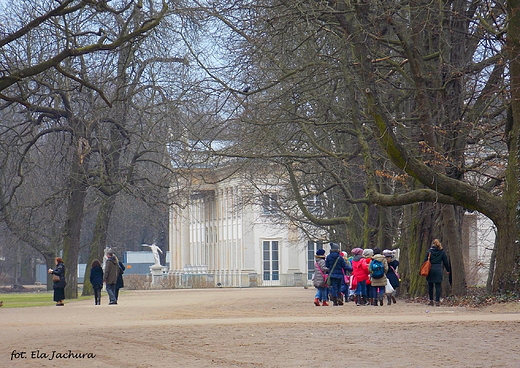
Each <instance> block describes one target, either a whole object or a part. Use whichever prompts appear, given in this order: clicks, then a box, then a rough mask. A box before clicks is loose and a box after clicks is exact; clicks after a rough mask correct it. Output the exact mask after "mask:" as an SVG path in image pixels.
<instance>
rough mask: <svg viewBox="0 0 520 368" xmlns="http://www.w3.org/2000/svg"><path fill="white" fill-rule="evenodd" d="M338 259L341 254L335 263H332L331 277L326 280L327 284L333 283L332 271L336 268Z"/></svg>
mask: <svg viewBox="0 0 520 368" xmlns="http://www.w3.org/2000/svg"><path fill="white" fill-rule="evenodd" d="M338 260H339V256H338V258H336V261H335V262H334V264H333V265H332V268H331V269H330V270H329V275H328V276H329V277H327V281H326V282H325V283H326V284H327V285H329V286H330V285H332V280H331V279H332V277H330V275H331V274H332V271H333V270H334V268H335V267H336V265H337V264H338Z"/></svg>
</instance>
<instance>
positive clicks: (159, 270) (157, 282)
mask: <svg viewBox="0 0 520 368" xmlns="http://www.w3.org/2000/svg"><path fill="white" fill-rule="evenodd" d="M163 268H164V266H161V265H153V266H150V273H151V274H152V285H151V286H152V288H154V287H160V286H161V281H162V279H163Z"/></svg>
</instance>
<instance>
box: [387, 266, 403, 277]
mask: <svg viewBox="0 0 520 368" xmlns="http://www.w3.org/2000/svg"><path fill="white" fill-rule="evenodd" d="M390 268H391V269H392V270H393V271H394V273H395V276H397V279H398V280H399V281H401V276H399V273H398V272H397V271H396V270H395V268H393V267H392V266H390Z"/></svg>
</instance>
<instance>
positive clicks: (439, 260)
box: [424, 239, 451, 307]
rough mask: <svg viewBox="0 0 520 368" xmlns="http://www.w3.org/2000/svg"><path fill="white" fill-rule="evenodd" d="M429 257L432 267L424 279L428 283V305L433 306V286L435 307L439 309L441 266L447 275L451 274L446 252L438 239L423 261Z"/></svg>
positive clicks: (434, 241)
mask: <svg viewBox="0 0 520 368" xmlns="http://www.w3.org/2000/svg"><path fill="white" fill-rule="evenodd" d="M428 256H429V257H430V262H431V264H432V267H431V269H430V273H429V274H428V276H427V277H426V281H428V296H429V297H430V303H429V305H433V287H434V286H435V306H437V307H440V305H441V292H442V286H441V284H442V266H443V265H444V268H445V269H446V271H447V272H448V273H450V272H451V267H450V262H449V261H448V256H447V255H446V252H444V250H443V249H442V245H441V242H440V241H439V239H434V240H433V242H432V247H431V248H430V249H429V250H428V253H426V257H425V258H424V261H426V260H427V259H428Z"/></svg>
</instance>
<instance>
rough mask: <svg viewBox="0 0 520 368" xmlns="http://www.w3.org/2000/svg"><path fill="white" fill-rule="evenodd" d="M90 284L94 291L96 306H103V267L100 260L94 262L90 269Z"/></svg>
mask: <svg viewBox="0 0 520 368" xmlns="http://www.w3.org/2000/svg"><path fill="white" fill-rule="evenodd" d="M90 283H91V284H92V288H93V289H94V302H95V305H101V289H103V267H101V262H99V260H98V259H95V260H94V261H92V265H91V267H90Z"/></svg>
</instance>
